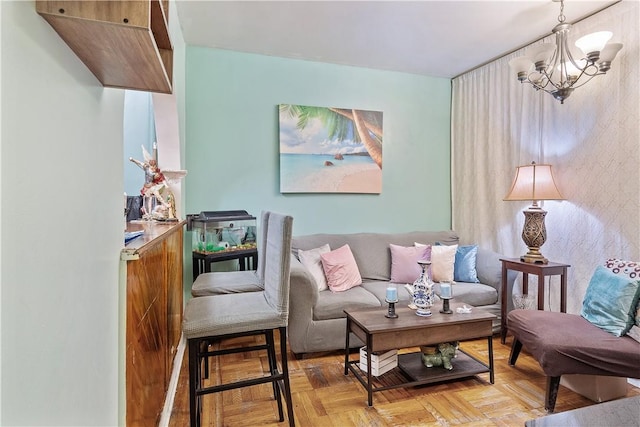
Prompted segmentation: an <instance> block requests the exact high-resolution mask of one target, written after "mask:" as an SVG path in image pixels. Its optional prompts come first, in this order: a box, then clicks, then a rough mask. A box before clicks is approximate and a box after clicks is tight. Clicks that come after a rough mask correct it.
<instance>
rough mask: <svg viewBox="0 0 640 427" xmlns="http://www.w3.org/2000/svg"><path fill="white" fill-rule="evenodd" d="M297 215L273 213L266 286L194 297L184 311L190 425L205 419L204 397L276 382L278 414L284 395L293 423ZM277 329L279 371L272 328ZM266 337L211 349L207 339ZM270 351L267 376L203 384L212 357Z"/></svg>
mask: <svg viewBox="0 0 640 427" xmlns="http://www.w3.org/2000/svg"><path fill="white" fill-rule="evenodd" d="M292 228H293V218H292V217H291V216H285V215H281V214H277V213H270V214H269V219H268V233H267V236H266V240H265V245H264V246H265V257H264V290H263V291H260V292H242V293H232V294H224V295H215V296H203V297H198V298H192V299H191V300H189V301H188V302H187V305H186V307H185V311H184V319H183V323H182V330H183V332H184V335H185V337H186V338H187V347H188V351H189V410H190V420H191V427H199V426H200V421H201V401H202V399H201V397H202V396H203V395H205V394H210V393H218V392H221V391H225V390H231V389H236V388H241V387H248V386H253V385H258V384H264V383H268V382H270V383H272V385H273V394H274V398H275V399H276V401H277V403H278V416H279V420H280V421H284V411H283V405H282V394H283V393H284V399H285V400H286V404H287V417H288V418H289V425H290V426H292V427H293V426H294V425H295V423H294V418H293V403H292V401H291V388H290V384H289V368H288V365H287V326H288V320H289V272H290V265H291V235H292ZM276 329H277V330H278V331H279V334H280V335H279V336H280V353H281V354H280V359H281V367H282V369H281V370H279V369H278V363H277V357H276V345H275V339H274V333H273V331H274V330H276ZM258 335H262V336H264V337H265V344H257V345H251V346H246V347H242V346H241V344H240V345H239V346H236V347H233V348H223V349H219V350H210V349H209V347H208V343H210V342H214V341H222V340H226V339H230V338H236V337H243V336H258ZM256 350H266V351H267V358H268V361H269V375H267V376H261V377H257V378H250V379H243V380H239V381H235V382H232V383H227V384H219V385H214V386H209V387H204V386H203V384H202V378H203V372H202V368H203V364H205V361H206V360H207V359H208V358H209V357H212V356H220V355H224V354H232V353H244V352H249V351H256Z"/></svg>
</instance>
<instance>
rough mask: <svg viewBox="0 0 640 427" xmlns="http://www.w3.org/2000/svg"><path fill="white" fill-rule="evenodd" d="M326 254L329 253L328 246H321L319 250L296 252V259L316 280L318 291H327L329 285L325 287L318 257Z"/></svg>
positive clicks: (325, 279)
mask: <svg viewBox="0 0 640 427" xmlns="http://www.w3.org/2000/svg"><path fill="white" fill-rule="evenodd" d="M328 252H331V248H330V247H329V245H323V246H320V247H319V248H315V249H309V250H308V251H303V250H298V259H299V260H300V263H301V264H302V265H303V266H304V267H305V268H306V269H307V270H309V272H310V273H311V275H312V276H313V278H314V279H315V280H316V285H317V286H318V291H324V290H327V289H329V285H327V278H326V276H325V275H324V269H323V268H322V259H321V258H320V255H322V254H326V253H328Z"/></svg>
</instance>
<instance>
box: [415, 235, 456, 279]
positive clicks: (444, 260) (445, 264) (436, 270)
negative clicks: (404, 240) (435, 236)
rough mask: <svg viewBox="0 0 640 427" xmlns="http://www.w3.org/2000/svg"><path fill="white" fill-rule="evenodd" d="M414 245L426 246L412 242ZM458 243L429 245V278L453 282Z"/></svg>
mask: <svg viewBox="0 0 640 427" xmlns="http://www.w3.org/2000/svg"><path fill="white" fill-rule="evenodd" d="M414 245H415V246H426V245H424V244H423V243H417V242H414ZM457 250H458V245H432V246H431V280H433V281H434V282H453V271H454V266H455V262H456V251H457Z"/></svg>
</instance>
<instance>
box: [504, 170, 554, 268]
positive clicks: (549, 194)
mask: <svg viewBox="0 0 640 427" xmlns="http://www.w3.org/2000/svg"><path fill="white" fill-rule="evenodd" d="M503 200H506V201H522V200H532V201H533V204H532V205H531V206H529V208H528V209H526V210H524V211H523V213H524V228H523V229H522V240H523V241H524V243H525V244H526V245H527V247H528V248H529V251H528V252H527V253H526V254H525V255H522V256H521V257H520V260H521V261H523V262H528V263H531V264H547V263H548V262H549V260H548V259H546V258H545V257H544V256H542V254H541V253H540V247H541V246H542V245H543V244H544V242H545V241H546V240H547V229H546V227H545V225H544V217H545V215H547V212H546V211H545V210H544V209H542V208H541V207H540V206H538V200H564V197H562V195H561V194H560V191H559V190H558V187H557V186H556V183H555V181H554V179H553V172H552V171H551V165H538V164H536V162H531V164H530V165H525V166H518V167H517V168H516V176H515V178H514V180H513V184H511V190H509V193H508V194H507V195H506V196H505V198H504V199H503Z"/></svg>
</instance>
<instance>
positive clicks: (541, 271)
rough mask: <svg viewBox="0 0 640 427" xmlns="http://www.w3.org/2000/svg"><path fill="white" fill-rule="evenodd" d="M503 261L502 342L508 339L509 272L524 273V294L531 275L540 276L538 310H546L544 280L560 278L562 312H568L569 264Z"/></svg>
mask: <svg viewBox="0 0 640 427" xmlns="http://www.w3.org/2000/svg"><path fill="white" fill-rule="evenodd" d="M500 261H502V301H501V307H500V326H501V328H500V342H501V343H502V344H504V342H505V339H506V338H507V270H513V271H520V272H522V293H523V294H526V293H527V292H528V291H529V274H534V275H536V276H538V310H544V278H545V277H546V276H558V275H559V276H560V311H561V312H563V313H566V312H567V269H568V268H569V267H571V266H570V265H568V264H559V263H556V262H549V263H548V264H532V263H529V262H523V261H520V259H519V258H501V259H500Z"/></svg>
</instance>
